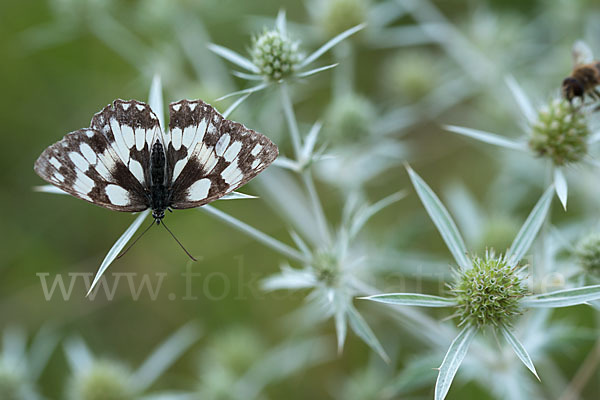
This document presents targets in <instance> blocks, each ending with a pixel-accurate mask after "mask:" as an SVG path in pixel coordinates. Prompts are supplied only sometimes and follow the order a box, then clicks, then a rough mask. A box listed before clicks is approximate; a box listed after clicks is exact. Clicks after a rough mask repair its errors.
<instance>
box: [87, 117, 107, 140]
mask: <svg viewBox="0 0 600 400" xmlns="http://www.w3.org/2000/svg"><path fill="white" fill-rule="evenodd" d="M103 119H104V118H103V117H102V116H100V122H102V120H103ZM85 135H86V136H87V137H89V138H90V139H91V138H93V137H94V131H91V130H90V131H86V132H85Z"/></svg>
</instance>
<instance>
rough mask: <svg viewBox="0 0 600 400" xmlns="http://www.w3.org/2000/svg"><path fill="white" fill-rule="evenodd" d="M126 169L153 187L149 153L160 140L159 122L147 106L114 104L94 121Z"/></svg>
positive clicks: (94, 124) (138, 103) (128, 102)
mask: <svg viewBox="0 0 600 400" xmlns="http://www.w3.org/2000/svg"><path fill="white" fill-rule="evenodd" d="M91 128H92V129H95V130H97V131H99V132H101V133H102V134H103V135H104V136H105V137H106V139H107V140H108V142H109V144H110V145H111V147H112V148H113V150H114V152H115V154H116V155H117V156H118V158H119V159H120V160H121V162H122V163H123V165H125V166H126V167H127V169H129V171H130V172H131V173H132V174H133V176H135V177H136V178H137V180H138V181H139V182H140V183H142V184H143V185H145V186H149V183H150V175H149V174H150V168H149V167H150V151H151V149H152V144H153V142H154V140H155V139H157V138H158V139H161V134H160V123H159V121H158V118H157V117H156V115H155V114H154V112H152V110H151V109H150V106H148V105H147V104H145V103H142V102H139V101H135V100H130V101H124V100H115V101H114V102H113V104H112V105H108V106H107V107H105V108H104V109H103V110H102V111H100V112H99V113H98V114H96V115H95V116H94V118H93V119H92V124H91Z"/></svg>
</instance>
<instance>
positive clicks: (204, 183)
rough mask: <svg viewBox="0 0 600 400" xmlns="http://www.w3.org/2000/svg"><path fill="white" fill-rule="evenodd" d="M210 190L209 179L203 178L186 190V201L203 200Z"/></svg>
mask: <svg viewBox="0 0 600 400" xmlns="http://www.w3.org/2000/svg"><path fill="white" fill-rule="evenodd" d="M209 190H210V179H207V178H204V179H200V180H199V181H196V182H194V183H193V184H192V185H191V186H190V187H189V188H188V190H187V193H188V198H189V199H188V200H190V201H198V200H202V199H205V198H206V197H207V196H208V191H209Z"/></svg>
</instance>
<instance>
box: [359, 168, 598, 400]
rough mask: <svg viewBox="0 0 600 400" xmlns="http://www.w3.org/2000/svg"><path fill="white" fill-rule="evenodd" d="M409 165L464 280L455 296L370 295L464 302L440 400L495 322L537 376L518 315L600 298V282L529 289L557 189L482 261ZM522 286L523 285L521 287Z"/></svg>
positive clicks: (426, 302) (395, 301) (398, 300)
mask: <svg viewBox="0 0 600 400" xmlns="http://www.w3.org/2000/svg"><path fill="white" fill-rule="evenodd" d="M407 170H408V173H409V176H410V178H411V180H412V182H413V185H414V187H415V190H416V191H417V193H418V195H419V198H420V199H421V202H422V203H423V205H424V206H425V208H426V210H427V212H428V214H429V216H430V217H431V219H432V221H433V222H434V224H435V225H436V227H437V229H438V231H439V233H440V234H441V236H442V238H443V240H444V242H445V243H446V246H447V247H448V249H449V250H450V252H451V253H452V255H453V256H454V259H455V262H456V264H457V266H458V271H457V275H458V285H456V286H454V287H452V288H451V290H452V291H453V292H454V295H453V296H450V297H449V298H443V297H438V296H427V295H421V294H414V293H388V294H378V295H372V296H369V297H366V298H365V299H367V300H372V301H376V302H380V303H385V304H392V305H403V306H414V305H418V306H425V307H459V311H457V312H456V313H455V315H454V316H457V317H459V318H460V321H459V324H458V325H459V326H462V330H461V331H460V332H459V334H458V335H457V336H456V337H455V338H454V340H453V341H452V343H451V344H450V347H449V349H448V351H447V353H446V356H445V357H444V359H443V361H442V364H441V365H440V368H439V374H438V378H437V382H436V386H435V395H434V398H435V399H436V400H437V399H444V398H445V397H446V395H447V394H448V391H449V390H450V385H451V383H452V381H453V380H454V376H455V375H456V373H457V371H458V368H459V367H460V365H461V363H462V362H463V360H464V359H465V357H466V355H467V351H468V349H469V347H470V346H471V344H472V342H473V340H474V339H475V335H476V333H477V332H478V331H479V330H482V329H483V328H486V327H492V328H494V331H495V332H497V333H499V334H501V336H503V337H504V339H505V341H506V343H507V344H508V345H509V346H510V347H511V348H512V350H513V351H514V353H515V354H516V355H517V357H518V358H519V359H520V360H521V362H522V363H523V364H524V365H525V366H526V367H527V368H528V369H529V370H530V371H531V372H532V373H533V374H534V375H535V376H536V377H537V376H538V375H537V372H536V370H535V367H534V365H533V361H532V359H531V357H530V355H529V353H528V352H527V350H526V349H525V347H524V345H523V344H522V343H521V341H520V340H519V339H518V338H517V337H516V336H515V334H514V333H513V326H512V324H513V321H514V319H515V317H516V316H517V315H518V314H519V313H520V312H521V310H525V309H527V308H557V307H568V306H573V305H578V304H587V303H588V302H590V301H594V300H599V299H600V285H593V286H585V287H580V288H571V289H563V290H557V291H553V292H550V293H541V294H530V295H526V294H525V288H524V285H525V276H524V275H523V274H522V273H521V271H522V268H518V266H519V264H520V263H521V261H522V260H523V258H524V257H525V255H526V253H527V251H528V250H529V248H530V247H531V245H532V244H533V241H534V239H535V237H536V236H537V234H538V232H539V230H540V228H541V226H542V224H543V222H544V221H545V219H546V216H547V214H548V210H549V208H550V203H551V199H552V192H553V190H554V189H553V188H552V187H550V188H548V189H547V190H546V191H545V193H544V194H543V195H542V197H541V198H540V200H539V201H538V202H537V204H536V205H535V207H534V208H533V210H532V211H531V213H530V214H529V216H528V217H527V219H526V220H525V223H524V224H523V226H522V227H521V229H520V230H519V232H518V233H517V235H516V237H515V239H514V240H513V242H512V245H511V246H510V248H509V249H508V251H507V252H506V253H505V254H504V255H503V256H501V257H497V256H495V255H494V254H490V255H486V260H485V261H482V260H481V259H479V258H477V257H471V258H469V257H467V254H468V253H467V250H466V247H465V244H464V240H463V239H462V236H461V234H460V232H459V231H458V229H457V227H456V224H455V223H454V221H453V219H452V217H451V216H450V214H449V213H448V211H447V210H446V208H445V207H444V205H443V204H442V203H441V201H440V200H439V198H438V197H437V195H436V194H435V193H434V192H433V191H432V190H431V188H430V187H429V186H428V185H427V184H426V183H425V181H424V180H423V179H422V178H421V177H420V176H419V175H417V174H416V173H415V172H414V171H413V170H412V169H411V168H410V167H407ZM511 268H512V269H511ZM473 273H474V274H473ZM501 286H504V287H501ZM516 288H519V290H518V291H517V292H515V289H516ZM488 296H489V298H488ZM496 302H497V303H496Z"/></svg>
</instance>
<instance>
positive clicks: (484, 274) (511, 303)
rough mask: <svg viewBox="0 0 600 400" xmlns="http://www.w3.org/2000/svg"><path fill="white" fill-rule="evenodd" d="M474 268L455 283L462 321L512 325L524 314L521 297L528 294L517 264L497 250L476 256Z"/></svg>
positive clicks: (477, 323)
mask: <svg viewBox="0 0 600 400" xmlns="http://www.w3.org/2000/svg"><path fill="white" fill-rule="evenodd" d="M472 261H473V268H472V269H469V270H464V271H463V270H461V271H459V274H458V276H457V278H456V280H455V282H454V285H453V286H451V291H452V292H453V293H454V295H455V296H456V302H457V303H458V305H457V307H458V315H459V317H460V321H461V322H460V324H461V325H462V324H469V325H473V326H476V327H479V328H481V327H484V326H490V325H492V326H500V325H510V322H511V319H512V318H513V317H514V316H515V315H517V314H520V312H521V309H520V306H519V301H520V299H521V298H522V297H523V296H524V295H525V294H526V293H527V290H526V288H525V285H524V282H523V279H522V278H521V277H520V276H518V274H517V267H511V266H509V265H508V264H507V263H506V261H505V260H504V258H503V257H496V256H495V255H494V253H493V252H488V253H486V256H485V258H480V257H477V256H474V257H472Z"/></svg>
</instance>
